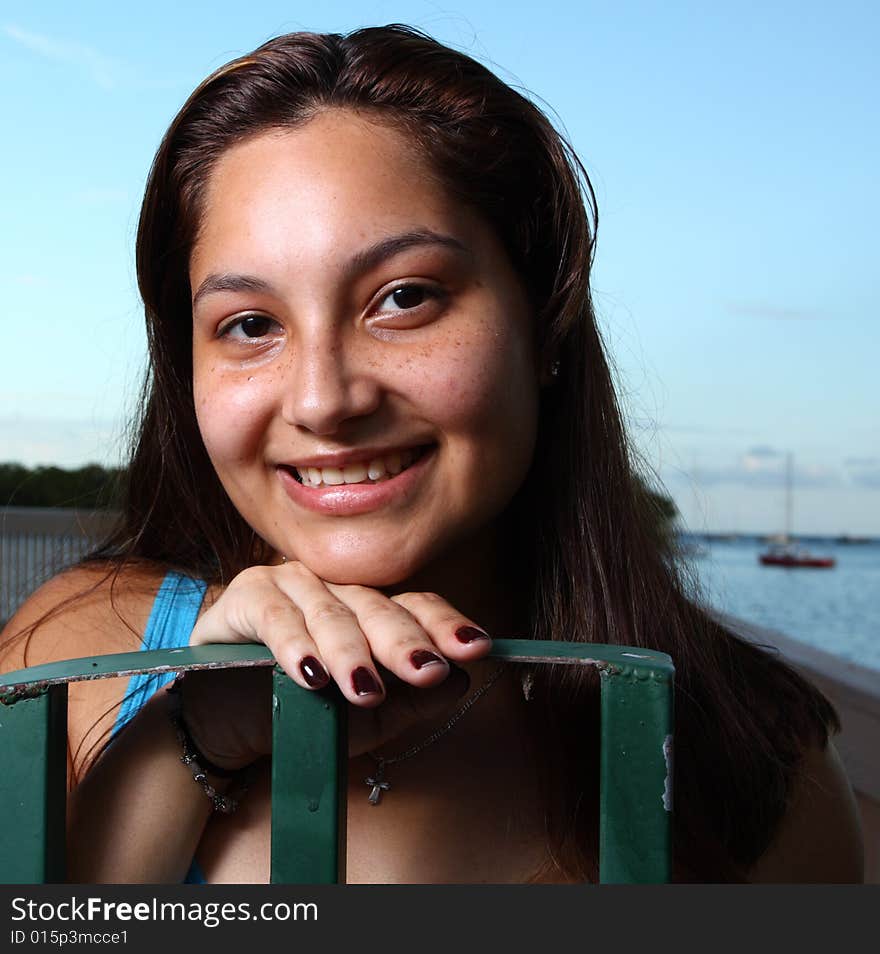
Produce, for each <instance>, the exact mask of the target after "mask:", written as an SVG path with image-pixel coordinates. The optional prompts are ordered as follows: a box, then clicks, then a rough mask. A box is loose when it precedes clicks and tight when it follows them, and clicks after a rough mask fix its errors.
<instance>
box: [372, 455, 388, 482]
mask: <svg viewBox="0 0 880 954" xmlns="http://www.w3.org/2000/svg"><path fill="white" fill-rule="evenodd" d="M387 473H388V471H387V470H385V462H384V461H383V460H382V458H381V457H377V458H376V459H375V460H371V461H370V466H369V467H368V468H367V476H368V477H369V478H370V480H378V479H379V478H380V477H384V476H385V474H387Z"/></svg>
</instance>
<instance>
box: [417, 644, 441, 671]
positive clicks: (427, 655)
mask: <svg viewBox="0 0 880 954" xmlns="http://www.w3.org/2000/svg"><path fill="white" fill-rule="evenodd" d="M409 661H410V662H411V663H412V664H413V666H414V667H415V668H416V669H423V668H424V667H425V666H435V665H436V664H437V663H440V664H441V665H442V664H443V663H445V661H446V660H445V659H443V658H442V657H441V656H438V655H437V653H432V652H431V651H430V650H427V649H417V650H416V651H415V652H414V653H412V655H411V656H410V657H409Z"/></svg>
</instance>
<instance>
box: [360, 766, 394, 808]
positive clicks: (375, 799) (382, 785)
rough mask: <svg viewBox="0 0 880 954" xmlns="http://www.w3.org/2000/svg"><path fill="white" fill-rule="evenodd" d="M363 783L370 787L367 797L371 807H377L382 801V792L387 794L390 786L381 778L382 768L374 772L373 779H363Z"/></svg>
mask: <svg viewBox="0 0 880 954" xmlns="http://www.w3.org/2000/svg"><path fill="white" fill-rule="evenodd" d="M364 783H365V784H367V785H369V786H371V787H372V791H371V792H370V795H369V802H370V804H371V805H378V804H379V802H380V801H381V799H382V792H387V791H388V789H389V788H391V786H390V785H389V784H388V782H386V781H385V780H384V779H383V778H382V768H381V767H380V768H379V769H377V771H376V777H375V778H365V779H364Z"/></svg>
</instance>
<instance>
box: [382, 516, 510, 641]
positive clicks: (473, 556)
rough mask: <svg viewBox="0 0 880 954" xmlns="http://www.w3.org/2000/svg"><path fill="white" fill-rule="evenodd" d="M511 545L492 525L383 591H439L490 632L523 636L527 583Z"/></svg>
mask: <svg viewBox="0 0 880 954" xmlns="http://www.w3.org/2000/svg"><path fill="white" fill-rule="evenodd" d="M510 551H511V548H510V547H509V546H508V545H506V544H505V535H504V534H503V533H502V532H501V531H500V529H499V528H498V527H497V526H493V527H491V528H489V529H487V530H485V531H483V532H482V533H480V534H479V535H478V536H476V537H471V538H469V539H468V540H466V541H463V542H462V543H460V544H459V545H457V546H456V547H455V548H454V549H453V550H451V551H447V552H446V553H444V554H443V556H442V557H441V558H439V559H438V560H435V561H434V562H433V563H431V564H429V565H428V566H426V567H423V568H422V569H421V570H420V571H419V572H418V573H416V574H414V575H413V576H411V577H409V578H408V579H406V580H404V581H403V582H401V583H398V584H395V585H394V586H391V587H388V588H386V590H385V592H386V593H387V594H388V595H389V596H394V595H397V594H399V593H416V592H432V593H437V594H439V595H440V596H442V597H443V599H445V600H446V601H447V602H448V603H450V604H451V605H452V606H454V607H455V609H457V610H459V611H460V612H461V613H463V614H464V615H465V616H467V617H469V618H470V619H472V620H473V621H474V622H475V623H476V624H477V625H479V626H481V627H482V628H483V629H485V630H486V632H488V633H489V635H491V636H499V637H500V636H506V637H514V636H525V635H527V633H526V629H527V622H528V611H527V607H528V589H527V586H525V585H523V582H524V581H523V580H522V577H523V574H522V573H521V572H519V571H518V568H517V566H516V565H515V564H514V560H515V555H514V557H513V559H512V558H511V555H510Z"/></svg>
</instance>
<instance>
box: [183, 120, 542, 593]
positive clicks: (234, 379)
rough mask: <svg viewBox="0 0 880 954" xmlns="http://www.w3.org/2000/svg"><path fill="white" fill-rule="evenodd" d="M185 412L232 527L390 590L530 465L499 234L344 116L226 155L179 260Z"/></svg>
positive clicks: (527, 334) (397, 141)
mask: <svg viewBox="0 0 880 954" xmlns="http://www.w3.org/2000/svg"><path fill="white" fill-rule="evenodd" d="M190 279H191V287H192V289H193V373H194V392H195V404H196V413H197V416H198V422H199V427H200V429H201V433H202V437H203V439H204V442H205V446H206V447H207V450H208V454H209V455H210V457H211V460H212V462H213V464H214V467H215V468H216V470H217V474H218V475H219V477H220V480H221V481H222V483H223V486H224V487H225V489H226V491H227V493H228V494H229V496H230V498H231V500H232V502H233V504H234V505H235V507H236V508H237V509H238V511H239V512H240V513H241V515H242V516H243V517H244V519H245V520H246V521H247V522H248V523H249V524H250V525H251V526H252V527H253V528H254V529H255V530H256V531H257V533H258V534H259V535H260V536H261V537H263V538H264V539H265V540H266V541H267V542H268V543H270V544H271V545H272V546H273V547H274V548H275V549H276V550H277V551H278V552H279V553H282V554H284V555H286V556H287V557H289V558H291V559H297V560H300V561H302V562H303V563H305V564H306V565H307V566H308V567H310V568H311V569H312V570H313V571H314V572H315V573H316V574H318V575H319V576H320V577H322V578H323V579H325V580H328V581H331V582H336V583H361V584H364V585H369V586H391V585H393V584H396V583H400V582H402V581H405V580H407V579H408V578H409V577H410V576H412V575H413V574H415V573H416V572H418V571H421V570H424V569H425V568H427V567H430V566H431V565H432V564H433V563H434V562H435V561H437V560H438V559H443V558H446V559H450V560H451V559H454V555H455V553H456V552H458V553H461V552H464V551H462V550H461V547H467V546H469V545H472V544H474V543H475V542H476V540H477V539H478V538H479V537H480V535H481V534H482V533H484V532H486V531H488V529H489V528H490V527H491V526H492V524H493V522H494V521H495V518H497V517H498V516H499V514H500V513H501V512H502V511H503V509H504V508H505V506H506V505H507V504H508V502H509V501H510V499H511V498H512V496H513V494H514V493H515V491H516V490H517V488H518V487H519V486H520V484H521V483H522V481H523V478H524V477H525V474H526V471H527V470H528V467H529V464H530V462H531V458H532V453H533V449H534V442H535V430H536V420H537V395H538V374H537V362H536V358H535V354H534V349H533V334H532V325H531V314H530V310H529V307H528V304H527V301H526V296H525V294H524V291H523V288H522V286H521V283H520V281H519V280H518V278H517V276H516V275H515V274H514V272H513V270H512V267H511V265H510V262H509V261H508V259H507V256H506V254H505V252H504V251H503V249H502V246H501V244H500V242H499V240H498V239H497V238H496V236H495V235H494V233H493V232H492V230H491V229H490V228H489V227H488V225H487V224H486V223H485V222H483V221H482V219H481V218H480V217H479V216H478V215H476V214H475V213H473V212H472V211H470V210H469V209H467V208H465V207H464V206H462V205H461V204H459V203H457V202H455V201H453V200H452V199H450V198H449V196H447V194H446V192H445V191H444V190H443V189H442V188H441V187H440V186H439V185H438V183H437V181H436V177H435V176H434V175H433V174H432V172H431V170H430V169H429V167H428V166H427V164H426V163H425V162H424V161H423V160H422V159H421V158H420V156H419V155H418V153H417V152H416V150H415V149H414V147H413V146H412V145H411V143H410V142H409V141H408V139H407V137H406V136H405V134H404V133H402V132H400V131H397V130H395V129H393V128H391V127H389V126H385V125H381V124H378V123H375V122H370V121H367V120H366V119H364V118H361V117H359V116H358V115H356V114H355V113H353V112H348V111H342V110H332V111H327V112H323V113H321V114H319V115H318V116H317V117H315V118H314V119H312V120H311V121H309V122H308V123H307V124H306V125H304V126H302V127H300V128H298V129H295V130H283V131H273V132H271V133H266V134H262V135H260V136H258V137H256V138H254V139H251V140H248V141H246V142H244V143H242V144H239V145H237V146H234V147H233V148H231V149H230V150H229V151H228V152H226V153H225V154H224V156H223V158H222V159H221V160H220V161H219V163H218V164H217V166H216V168H215V170H214V171H213V173H212V175H211V178H210V180H209V183H208V189H207V194H206V204H205V210H204V215H203V219H202V222H201V228H200V231H199V234H198V239H197V242H196V245H195V247H194V249H193V253H192V256H191V262H190Z"/></svg>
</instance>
